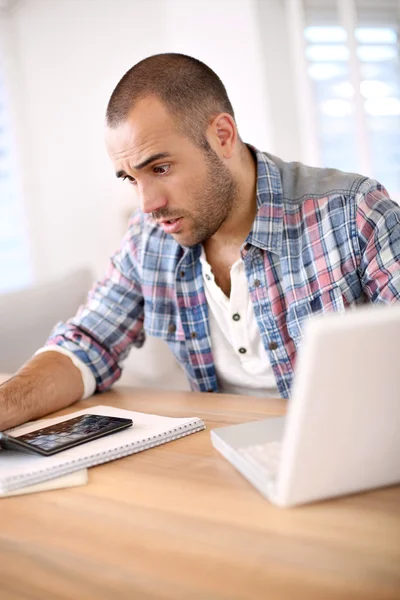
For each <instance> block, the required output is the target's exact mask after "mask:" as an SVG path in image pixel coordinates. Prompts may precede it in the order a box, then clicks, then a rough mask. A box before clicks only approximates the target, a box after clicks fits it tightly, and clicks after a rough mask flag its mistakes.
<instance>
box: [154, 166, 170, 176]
mask: <svg viewBox="0 0 400 600" xmlns="http://www.w3.org/2000/svg"><path fill="white" fill-rule="evenodd" d="M169 169H170V166H169V165H157V166H156V167H154V168H153V172H154V173H156V174H157V175H166V174H167V173H168V171H169Z"/></svg>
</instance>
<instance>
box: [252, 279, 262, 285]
mask: <svg viewBox="0 0 400 600" xmlns="http://www.w3.org/2000/svg"><path fill="white" fill-rule="evenodd" d="M253 284H254V287H259V286H260V285H261V281H260V280H259V279H255V280H254V281H253Z"/></svg>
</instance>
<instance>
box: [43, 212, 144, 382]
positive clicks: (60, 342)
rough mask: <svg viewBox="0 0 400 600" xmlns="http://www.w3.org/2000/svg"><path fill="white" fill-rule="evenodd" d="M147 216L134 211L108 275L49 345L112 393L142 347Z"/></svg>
mask: <svg viewBox="0 0 400 600" xmlns="http://www.w3.org/2000/svg"><path fill="white" fill-rule="evenodd" d="M141 223H142V217H141V214H140V213H139V212H137V213H135V214H134V215H133V217H132V219H131V221H130V224H129V228H128V232H127V234H126V235H125V237H124V239H123V240H122V243H121V246H120V248H119V250H118V251H117V252H116V253H115V254H114V255H113V256H112V257H111V259H110V262H109V265H108V269H107V272H106V275H105V277H104V278H103V279H102V280H100V281H98V282H96V283H95V285H94V286H93V287H92V289H91V290H90V292H89V294H88V299H87V302H86V304H85V305H83V306H81V307H80V309H79V310H78V312H77V314H76V315H75V316H74V317H73V318H71V319H69V320H68V321H66V322H65V323H62V322H60V323H58V324H57V325H56V326H55V328H54V329H53V331H52V332H51V334H50V337H49V338H48V340H47V341H46V344H45V346H46V347H47V346H50V345H52V346H54V345H56V346H60V347H62V348H65V349H67V350H69V351H70V352H72V353H73V354H74V355H75V356H76V357H77V358H78V359H79V360H80V361H82V362H83V363H85V365H86V366H87V367H88V368H89V369H90V370H91V372H92V373H93V376H94V378H95V381H96V390H97V391H99V392H102V391H105V390H107V389H108V388H109V387H110V386H111V385H112V384H113V383H114V382H115V381H116V380H117V379H118V378H119V377H120V375H121V366H122V363H123V361H124V359H125V358H126V357H127V355H128V353H129V350H130V348H131V347H132V346H133V345H134V346H136V347H138V348H139V347H141V346H142V345H143V343H144V340H145V334H144V329H143V321H144V302H143V295H142V288H141V283H140V274H139V268H138V262H139V261H138V256H139V252H140V238H141V235H140V234H141Z"/></svg>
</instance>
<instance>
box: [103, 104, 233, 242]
mask: <svg viewBox="0 0 400 600" xmlns="http://www.w3.org/2000/svg"><path fill="white" fill-rule="evenodd" d="M106 145H107V150H108V153H109V156H110V158H111V160H112V162H113V165H114V168H115V172H116V174H117V176H118V177H121V178H124V179H127V180H128V181H129V183H130V184H131V185H132V187H133V189H134V190H135V192H136V194H137V195H138V198H139V200H140V203H141V208H142V210H143V212H145V213H152V216H153V218H154V219H155V221H156V222H157V223H158V224H159V225H160V227H162V228H163V229H164V231H165V232H166V233H169V234H171V235H172V236H173V237H174V238H175V240H176V241H177V242H178V243H179V244H181V245H182V246H193V245H195V244H198V243H201V242H204V241H206V240H207V239H209V238H210V237H211V236H212V235H214V233H215V232H216V231H217V230H218V229H219V228H220V227H221V225H222V224H223V223H224V222H225V221H226V219H227V218H228V217H229V215H230V213H231V211H232V208H233V206H234V203H235V201H236V187H237V186H236V183H235V180H234V179H233V177H232V174H231V172H230V171H229V169H228V168H227V167H226V166H225V164H224V163H223V161H222V160H221V159H220V158H219V156H218V155H217V154H216V153H215V152H214V151H213V150H211V148H210V149H209V151H204V150H202V149H200V148H199V147H198V146H197V145H195V144H194V142H193V141H191V140H190V139H189V138H188V137H186V136H184V135H183V134H182V133H180V132H178V131H177V127H176V125H175V124H174V120H173V118H172V117H171V116H170V115H169V114H168V112H167V110H166V109H165V108H164V106H163V105H162V104H161V102H160V101H159V100H157V99H155V98H146V99H144V100H141V101H139V102H138V103H137V104H136V106H135V108H134V109H133V111H132V112H131V114H130V116H129V118H128V119H127V120H126V121H125V122H124V123H123V124H121V125H120V126H119V127H117V128H116V129H111V128H107V131H106Z"/></svg>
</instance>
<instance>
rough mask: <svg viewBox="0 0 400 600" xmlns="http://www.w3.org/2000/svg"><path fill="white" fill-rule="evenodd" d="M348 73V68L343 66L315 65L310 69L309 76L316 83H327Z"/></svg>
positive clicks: (331, 64) (330, 64)
mask: <svg viewBox="0 0 400 600" xmlns="http://www.w3.org/2000/svg"><path fill="white" fill-rule="evenodd" d="M346 72H347V68H346V67H345V66H344V65H343V64H336V65H335V64H334V63H314V64H312V65H309V67H308V74H309V76H310V77H311V79H314V80H315V81H326V80H328V79H334V78H336V77H343V76H344V75H345V74H346Z"/></svg>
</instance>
